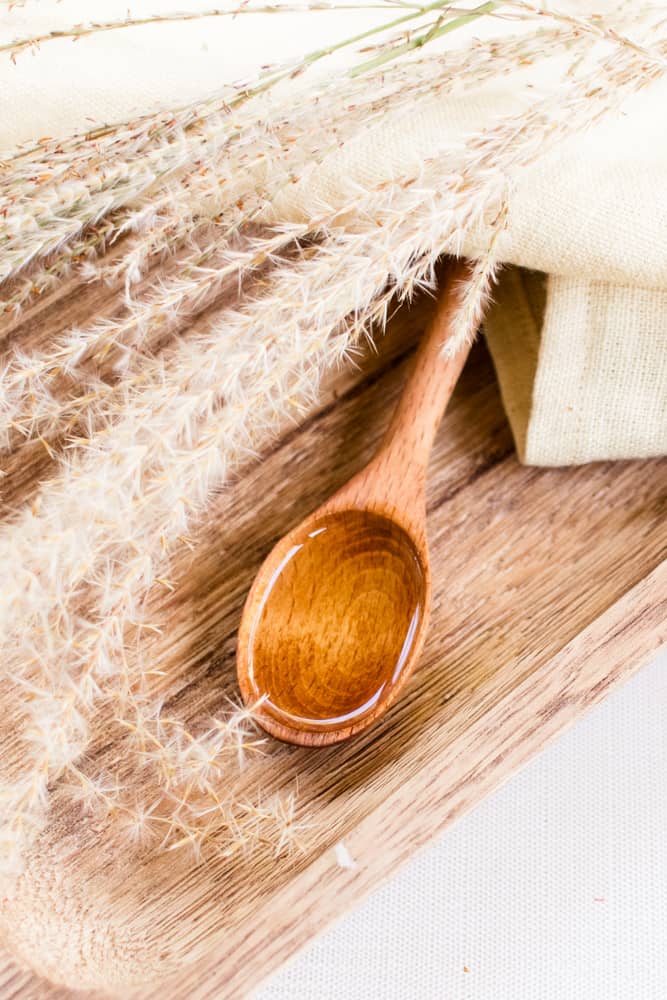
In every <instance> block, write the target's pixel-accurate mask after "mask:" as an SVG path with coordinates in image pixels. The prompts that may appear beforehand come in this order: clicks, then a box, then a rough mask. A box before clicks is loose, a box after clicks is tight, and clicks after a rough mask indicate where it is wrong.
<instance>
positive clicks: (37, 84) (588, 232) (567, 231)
mask: <svg viewBox="0 0 667 1000" xmlns="http://www.w3.org/2000/svg"><path fill="white" fill-rule="evenodd" d="M30 6H31V5H30V4H28V6H27V7H26V8H25V9H26V11H28V10H29V8H30ZM189 6H193V7H196V6H197V5H196V4H194V5H192V4H190V5H189ZM104 7H105V14H107V15H109V16H113V13H114V9H115V8H117V9H115V14H116V15H118V14H119V13H124V8H123V10H122V11H121V10H120V8H121V7H123V5H119V4H117V3H116V4H113V3H106V4H105V5H104ZM182 7H183V5H182V4H181V5H179V9H180V8H182ZM33 8H34V5H33ZM107 8H109V9H108V10H107ZM160 9H171V8H170V6H169V5H168V4H164V3H163V4H159V3H156V4H153V5H152V6H151V13H155V12H158V11H159V10H160ZM142 12H143V11H140V10H136V9H134V8H133V14H135V15H137V14H140V13H142ZM99 13H100V12H99V11H98V10H97V9H96V16H98V15H99ZM77 14H78V15H79V19H80V14H81V5H80V4H76V3H74V4H73V3H70V4H62V6H61V5H60V4H55V5H49V6H48V8H47V5H46V4H44V5H40V10H39V14H38V15H37V14H34V13H33V15H32V16H33V17H38V18H39V19H40V20H39V27H40V30H48V29H49V27H52V26H53V25H54V24H55V25H56V26H62V24H63V21H64V20H66V19H67V18H69V21H70V23H76V20H77V16H76V15H77ZM17 16H18V20H17V19H16V16H15V17H14V20H13V21H12V14H11V13H9V14H5V15H4V19H3V20H2V21H0V27H1V28H2V32H3V37H4V38H5V39H7V38H12V37H15V36H17V35H20V34H23V33H25V30H26V20H25V19H26V17H28V14H20V13H18V15H17ZM260 16H261V15H255V16H254V17H255V18H259V17H260ZM323 16H324V17H327V18H329V17H330V16H331V15H329V14H327V15H323ZM337 16H338V18H339V20H338V21H337V22H336V23H337V27H338V30H339V31H341V32H342V33H343V34H345V33H346V27H345V24H346V22H347V27H348V32H349V23H350V18H351V17H352V14H351V13H350V12H346V13H345V14H344V15H343V14H342V13H341V12H339V14H338V15H337ZM354 16H355V17H357V18H359V16H361V15H360V13H359V12H357V13H356V14H355V15H354ZM368 16H369V15H368V12H365V13H364V14H363V17H364V18H367V17H368ZM299 17H300V18H301V20H300V22H299V23H300V26H301V28H300V30H301V34H300V35H299V36H298V45H297V47H296V50H295V51H300V52H303V51H306V50H308V49H310V48H314V47H315V46H316V44H317V42H318V37H321V34H322V31H323V30H324V29H323V26H322V25H323V22H322V21H318V18H319V17H320V15H315V14H313V15H312V16H310V17H309V16H308V15H303V14H302V15H299ZM21 18H23V21H21ZM273 18H275V16H272V20H273ZM241 20H242V19H241ZM329 23H331V22H329ZM355 23H358V21H357V22H355ZM35 24H36V22H33V25H32V27H33V28H34V26H35ZM235 24H236V22H235ZM254 24H255V28H254V29H250V28H248V27H246V25H245V24H244V25H243V27H242V28H241V27H235V28H234V29H233V31H230V29H229V22H226V23H225V24H224V25H223V24H221V22H220V21H218V22H215V23H214V22H213V21H211V22H210V23H208V22H195V23H194V27H193V25H189V26H188V28H187V31H185V32H183V30H182V26H176V28H177V30H178V33H179V34H178V39H179V41H178V46H179V61H178V66H177V67H175V65H174V44H175V39H176V35H175V34H174V30H173V29H174V26H173V25H170V26H164V25H159V24H154V25H147V26H144V27H142V28H141V29H131V30H130V29H124V30H123V31H115V32H109V33H108V34H105V35H101V36H97V37H96V36H93V37H91V38H83V39H81V40H80V41H79V42H77V46H76V48H75V49H74V50H72V49H70V50H64V49H63V48H62V47H61V48H60V58H61V61H60V63H58V58H57V56H58V53H57V51H55V47H56V46H62V45H64V44H69V45H71V42H69V41H68V42H67V43H65V42H58V43H52V48H49V46H44V47H43V49H42V50H40V51H39V52H38V53H37V54H36V55H35V57H34V58H33V59H31V60H30V61H29V62H28V61H27V60H23V61H19V65H18V66H12V65H11V64H10V63H9V60H7V65H3V66H2V67H1V68H0V94H2V93H4V98H3V97H0V112H1V113H2V120H1V121H0V147H2V148H4V149H7V148H9V147H11V146H12V145H14V144H15V143H16V142H18V141H26V140H28V139H30V138H37V137H39V136H42V135H44V134H48V135H52V136H53V135H57V134H60V133H61V132H65V131H71V130H73V129H75V128H77V127H79V128H83V127H87V126H88V125H89V123H90V119H91V118H92V119H94V120H100V119H106V120H107V121H108V120H122V118H123V116H124V115H126V114H128V113H130V112H133V113H136V112H137V111H138V110H146V111H148V110H152V109H153V108H154V107H155V106H156V104H160V103H162V104H163V105H165V106H169V104H170V102H177V103H180V104H182V103H183V101H184V99H185V98H186V97H187V98H188V99H192V98H195V97H197V96H201V95H204V94H206V93H207V92H208V91H210V90H211V87H212V80H213V77H218V76H219V77H220V82H223V80H224V79H225V77H226V78H227V79H229V77H230V76H231V77H232V78H235V77H237V76H238V75H239V73H240V69H241V67H242V66H243V67H248V66H251V65H252V64H253V61H256V62H257V63H261V61H262V57H263V55H264V51H262V45H261V44H258V46H257V47H256V48H253V49H252V51H251V53H249V54H248V55H247V56H246V57H245V61H244V59H243V58H241V59H239V56H238V51H237V53H236V55H234V51H235V49H237V45H238V37H239V36H238V34H237V36H236V38H237V42H236V43H233V41H230V39H232V40H233V37H234V31H236V32H237V33H238V32H239V31H241V33H242V37H245V44H246V45H247V46H250V45H253V44H254V42H253V39H256V38H257V37H260V38H261V37H264V39H265V41H264V50H265V49H266V33H264V35H262V32H261V31H260V32H258V31H257V30H256V24H257V21H256V20H255V21H254ZM311 25H312V27H311ZM271 31H272V32H273V28H272V29H271ZM243 33H245V34H244V35H243ZM279 34H280V37H281V38H283V37H286V34H285V29H284V27H282V26H281V28H280V29H279ZM286 44H288V51H287V52H285V53H283V52H277V51H275V50H274V51H273V59H274V61H275V59H276V58H277V57H278V56H282V55H284V54H290V53H289V45H291V47H292V50H294V46H295V41H294V37H292V39H291V41H290V42H289V43H286ZM217 45H219V46H220V52H221V53H222V57H224V60H223V59H222V57H221V58H217V57H216V46H217ZM188 46H189V48H188ZM203 47H205V51H204V50H203ZM47 50H48V51H47ZM63 51H67V58H68V59H69V63H68V64H67V67H68V68H67V71H66V72H63V71H62V54H63ZM212 54H213V55H212ZM200 56H201V57H202V58H201V59H200V58H199V57H200ZM54 60H55V61H54ZM223 61H224V65H223V64H222V63H223ZM40 64H41V68H40ZM56 66H57V67H58V68H59V70H60V72H59V73H58V72H57V71H56V68H55V67H56ZM81 67H83V69H84V72H83V75H81V73H80V72H79V69H80V68H81ZM93 67H95V68H93ZM546 72H548V69H547V70H546ZM86 73H89V74H90V73H94V80H95V82H94V86H93V85H92V83H90V82H89V84H88V91H87V93H86V92H85V88H86V86H87V84H86ZM12 74H14V76H13V77H12ZM91 79H92V77H91ZM147 79H149V80H150V81H151V85H150V87H148V88H147V87H146V81H147ZM45 80H46V81H48V88H49V93H48V101H47V102H46V108H47V110H46V111H45V103H44V102H42V101H40V100H38V95H39V93H40V92H41V89H43V88H44V86H45V83H44V81H45ZM539 85H540V79H539V77H536V76H535V75H534V74H533V75H531V76H530V77H529V78H528V79H525V78H524V77H522V76H521V75H520V76H519V77H518V78H517V80H509V79H506V80H503V81H501V82H498V83H496V82H494V83H493V84H490V85H488V86H486V87H484V88H481V89H479V90H478V91H476V92H474V93H465V94H458V95H456V96H451V95H450V96H443V97H440V98H437V99H434V98H425V99H423V100H421V101H420V102H419V103H418V104H415V106H413V107H411V108H410V109H409V112H407V113H406V111H405V109H403V110H402V111H400V112H397V113H396V114H393V113H388V114H386V115H385V116H384V117H383V118H382V119H381V120H380V121H376V122H374V124H373V125H372V127H369V129H368V130H367V131H366V132H365V133H364V134H363V135H361V136H358V137H357V138H355V139H353V140H351V141H349V142H347V143H346V144H345V145H344V146H343V147H342V148H341V149H340V150H337V151H336V152H334V153H332V154H330V155H329V156H328V157H327V158H326V159H325V160H324V162H323V163H322V164H321V165H320V166H319V167H318V169H317V170H316V171H310V172H307V173H306V175H305V176H304V177H303V178H302V179H301V180H300V181H299V182H298V183H296V184H294V185H292V186H291V188H290V190H289V192H287V193H284V194H282V195H281V196H280V197H279V198H277V199H276V200H275V201H274V202H273V203H272V205H271V206H270V208H269V209H268V210H267V212H266V219H267V220H270V221H272V222H286V221H297V220H303V219H305V218H307V217H308V216H309V214H312V213H313V212H317V211H318V210H321V209H322V206H327V208H343V207H344V206H345V204H346V199H347V198H348V196H349V191H350V189H351V186H354V185H355V184H359V185H369V184H378V183H380V182H382V180H384V179H391V178H392V177H396V176H399V175H405V174H406V173H409V172H410V170H416V171H418V170H419V165H420V163H423V162H424V161H426V160H428V159H430V158H433V157H436V156H438V155H442V154H443V153H446V151H447V150H448V149H451V148H454V147H456V145H457V144H461V143H462V142H464V140H465V137H466V136H470V135H471V134H474V133H476V132H478V131H479V130H481V129H482V128H485V127H487V128H488V127H489V126H490V125H492V124H493V122H494V121H495V120H497V119H499V118H501V117H504V116H506V115H510V114H512V113H514V112H516V111H518V110H520V109H521V108H524V107H526V106H527V105H528V104H529V102H530V101H532V100H534V99H535V98H534V95H535V87H536V86H539ZM73 87H76V88H77V89H76V93H75V96H73V94H74V91H73ZM54 88H55V89H54ZM82 88H83V90H84V92H83V95H82ZM177 94H178V95H180V100H178V99H177ZM666 106H667V85H666V84H665V81H659V82H657V83H654V84H652V85H651V86H650V87H648V88H647V89H646V90H645V91H643V92H641V93H639V94H638V95H636V96H635V97H633V98H632V99H631V100H629V101H627V102H626V104H625V105H624V107H623V110H622V111H621V112H620V113H615V114H613V115H610V116H608V117H607V118H605V119H604V120H603V121H602V122H600V123H599V124H598V125H597V126H596V127H595V128H592V129H590V130H589V131H588V132H587V133H586V134H584V135H577V136H574V137H571V138H570V139H568V140H566V141H564V142H561V143H560V144H559V145H557V146H555V147H554V148H553V149H551V150H550V151H548V152H547V153H546V154H545V155H544V156H541V157H540V158H539V159H538V160H537V161H536V163H535V164H534V165H533V166H531V167H523V168H521V169H520V170H517V173H516V175H515V176H513V177H511V178H509V182H510V185H511V190H510V199H509V212H508V217H507V226H506V228H505V230H504V231H503V233H502V235H501V237H500V239H499V242H498V256H499V257H500V259H501V260H502V261H504V262H506V263H507V265H509V266H508V267H506V268H505V269H504V270H503V272H502V274H501V279H500V282H499V286H498V288H497V292H496V295H495V302H494V305H493V306H492V308H491V310H490V313H489V316H488V318H487V322H486V333H487V337H488V341H489V345H490V349H491V353H492V355H493V358H494V362H495V365H496V369H497V372H498V377H499V381H500V385H501V391H502V395H503V400H504V403H505V407H506V410H507V414H508V417H509V420H510V422H511V425H512V429H513V433H514V437H515V440H516V445H517V450H518V452H519V455H520V457H521V459H522V460H523V461H525V462H528V463H533V464H538V465H563V464H569V463H581V462H587V461H592V460H599V459H617V458H633V457H646V456H651V455H658V454H662V453H664V452H667V115H665V113H664V109H665V107H666ZM48 108H50V109H51V112H50V113H49V112H48ZM45 115H46V117H45ZM349 225H350V226H352V227H353V226H354V219H350V220H349ZM489 235H490V225H489V224H488V223H487V222H485V221H484V220H480V224H479V227H478V229H477V230H475V231H469V232H468V234H467V237H466V239H465V241H464V243H463V245H462V246H461V252H462V253H464V254H468V255H470V256H480V255H482V254H483V253H484V252H485V250H486V248H487V247H488V243H489Z"/></svg>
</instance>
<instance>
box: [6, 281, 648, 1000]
mask: <svg viewBox="0 0 667 1000" xmlns="http://www.w3.org/2000/svg"><path fill="white" fill-rule="evenodd" d="M431 309H432V304H431V303H430V302H429V301H428V300H422V301H420V302H419V303H418V304H417V306H416V307H415V308H414V309H413V310H412V312H411V313H406V312H402V313H401V314H400V315H399V316H398V317H397V319H396V321H395V322H394V324H393V326H392V330H391V331H390V333H389V334H388V336H387V337H386V338H385V339H384V340H383V341H382V342H381V344H380V351H379V353H378V354H377V355H373V354H370V353H369V355H368V356H367V357H366V358H365V359H364V361H363V364H362V365H361V367H360V368H359V369H358V370H353V371H350V370H347V371H346V372H343V373H341V374H340V375H339V376H337V377H336V378H334V379H332V380H331V382H330V383H329V385H328V386H327V388H326V391H325V393H324V395H323V398H322V401H321V403H320V405H319V406H318V407H316V408H315V409H314V410H313V411H312V413H311V414H310V415H309V416H307V418H306V419H305V420H304V422H303V424H302V426H300V427H299V428H291V429H286V430H285V433H284V434H283V435H282V437H281V439H280V441H279V442H278V443H277V444H276V446H275V447H274V448H273V449H272V450H271V452H270V453H269V454H267V455H266V456H265V457H264V461H263V462H262V463H261V464H259V465H257V466H256V467H254V468H252V469H250V470H249V471H248V472H247V474H246V475H245V476H244V477H243V478H242V479H241V480H240V481H239V482H238V483H237V484H236V485H235V486H234V487H233V488H231V489H230V490H229V491H228V492H227V493H226V494H225V495H223V496H220V497H219V498H218V499H217V501H216V502H215V503H214V504H213V505H212V508H211V514H210V518H209V521H208V522H207V526H206V529H205V531H204V532H203V533H202V536H201V543H200V545H199V548H198V550H197V551H196V552H195V553H194V554H193V555H192V556H190V557H188V560H187V561H186V559H185V557H184V561H183V564H182V566H181V567H180V569H181V572H180V575H179V578H180V579H182V580H183V583H182V586H181V587H180V589H179V591H178V592H177V593H176V594H175V595H173V596H172V597H169V598H165V601H164V605H163V611H164V613H165V615H166V616H167V617H168V622H169V627H168V629H167V630H166V631H165V634H164V635H163V636H162V637H161V638H160V637H156V638H155V640H154V643H153V655H154V657H155V661H156V664H159V665H160V666H161V667H162V668H164V669H165V670H167V671H168V673H169V682H170V689H171V691H172V695H171V701H170V709H171V710H173V711H174V712H177V713H178V714H179V715H181V716H182V717H184V718H187V719H190V718H195V717H197V716H198V715H200V714H201V713H206V712H209V711H210V712H215V710H216V708H219V707H220V706H221V705H222V704H224V700H225V698H226V696H227V695H228V694H231V693H233V692H234V691H235V670H234V660H235V634H236V629H237V627H238V622H239V616H240V611H241V607H242V605H243V601H244V599H245V595H246V593H247V591H248V588H249V586H250V583H251V581H252V579H253V577H254V576H255V574H256V572H257V569H258V567H259V566H260V564H261V562H262V560H263V558H264V557H265V555H266V553H267V552H268V551H269V550H270V549H271V547H272V546H273V545H274V544H275V542H276V541H277V539H279V538H280V537H282V536H283V535H285V534H286V533H287V532H288V531H289V530H290V529H291V528H292V527H293V526H294V525H296V524H298V523H299V522H300V521H301V520H302V519H303V518H304V517H305V516H306V515H307V514H308V513H309V512H310V511H312V510H313V509H315V508H316V507H317V506H318V504H321V503H322V502H323V501H324V500H325V499H326V498H327V497H328V496H330V495H331V493H332V492H333V491H334V490H336V489H337V488H338V487H339V486H340V485H341V484H342V483H344V482H346V481H347V480H348V479H349V478H350V477H351V476H352V475H353V474H354V473H355V472H356V471H358V470H359V469H360V468H362V467H363V466H364V464H365V463H367V462H368V460H369V459H370V457H371V455H372V454H373V453H374V452H375V450H376V449H377V446H378V443H379V441H380V440H381V438H382V435H383V433H384V431H385V429H386V426H387V420H388V417H389V415H390V414H391V411H392V407H393V406H394V405H395V401H396V399H397V396H398V392H399V390H400V388H401V387H402V385H403V384H404V381H405V376H406V371H407V368H408V367H409V364H410V356H409V355H410V349H411V345H412V344H413V343H414V340H415V338H416V337H417V336H418V335H419V333H420V331H421V330H422V329H423V328H424V325H425V322H426V321H427V319H428V317H429V315H430V312H431ZM666 486H667V463H665V462H664V461H648V462H641V463H632V462H626V463H600V464H596V465H592V466H587V467H580V468H573V469H551V470H538V469H534V468H523V467H521V466H520V465H519V464H518V462H517V461H516V458H515V455H514V451H513V447H512V442H511V437H510V434H509V430H508V426H507V422H506V420H505V416H504V414H503V411H502V407H501V405H500V400H499V396H498V391H497V388H496V385H495V381H494V378H493V373H492V370H491V367H490V363H489V360H488V357H487V355H486V353H485V351H484V349H483V347H482V346H479V347H477V348H476V349H475V350H474V352H473V354H472V356H471V360H470V363H469V364H468V365H467V366H466V369H465V370H464V373H463V376H462V379H461V382H460V384H459V387H458V388H457V391H456V392H455V394H454V397H453V400H452V404H451V406H450V409H449V412H448V415H447V418H446V420H445V422H444V424H443V426H442V428H441V431H440V433H439V434H438V437H437V440H436V443H435V447H434V450H433V454H432V457H431V463H430V467H429V476H428V484H427V494H426V495H427V509H428V522H427V523H428V532H429V544H430V550H431V560H432V571H433V607H432V618H431V627H430V631H429V635H428V638H427V641H426V644H425V646H424V650H423V655H422V657H421V660H420V665H419V668H418V670H417V671H416V672H415V674H414V675H413V677H412V679H411V680H410V682H409V683H408V685H407V687H406V689H405V691H404V693H403V697H402V698H401V699H400V700H399V701H398V702H397V703H396V704H395V705H394V706H393V707H392V708H391V709H390V711H389V712H388V713H387V715H386V717H385V718H384V719H383V720H382V721H381V722H379V723H378V725H377V726H376V727H375V728H373V729H372V730H369V731H367V732H365V733H363V734H361V735H359V736H358V737H355V738H354V739H353V740H351V741H349V742H348V743H345V744H341V745H338V746H334V747H327V748H324V749H321V750H316V751H313V750H308V749H304V748H299V747H289V746H286V745H284V744H280V743H278V742H277V741H276V742H272V743H271V744H270V745H269V747H268V748H267V750H268V756H267V758H266V759H265V760H264V761H263V762H262V775H263V778H262V780H263V781H264V783H265V786H266V787H267V788H268V789H274V788H281V787H284V788H287V787H291V786H292V784H293V782H294V781H295V780H296V779H298V803H299V816H300V818H303V819H304V820H307V821H308V823H309V824H311V825H310V826H308V828H307V829H305V830H304V831H303V834H302V840H303V849H304V850H303V853H297V854H294V855H292V856H290V857H287V858H275V857H273V856H272V855H271V854H269V853H267V854H266V855H263V854H262V855H256V856H254V857H253V858H248V859H245V860H244V859H240V860H236V861H234V862H233V863H230V862H229V861H226V860H224V859H222V858H220V859H217V860H212V861H210V862H209V863H207V864H206V865H202V866H200V867H196V868H193V867H192V866H191V864H190V863H189V861H188V860H187V859H186V858H184V857H183V858H181V857H179V856H178V853H172V854H169V855H167V856H166V857H165V856H155V855H153V854H146V855H144V856H141V857H139V858H138V859H137V858H134V857H130V856H128V857H127V858H119V857H117V856H114V855H113V854H112V853H111V852H110V850H109V847H108V845H107V842H106V840H105V831H104V829H103V828H97V829H94V828H91V826H90V824H86V823H85V822H84V821H83V820H82V819H81V818H80V817H78V816H77V815H74V814H73V813H72V811H71V806H70V805H68V804H65V803H64V802H63V803H60V802H59V800H58V799H57V797H56V801H55V803H54V807H53V820H52V823H51V825H50V827H49V830H48V831H47V833H46V834H45V835H44V837H43V838H42V839H41V841H40V842H39V844H38V845H37V848H36V849H35V851H34V852H33V853H32V854H31V856H30V858H29V861H28V868H27V872H26V875H25V876H24V877H23V878H22V879H21V880H20V881H19V882H18V883H16V884H15V885H14V886H13V887H10V886H7V887H6V888H5V889H4V891H3V897H4V898H3V903H2V914H1V917H0V928H1V934H0V936H1V938H2V942H3V946H4V948H5V950H6V953H7V954H8V956H9V957H10V964H8V965H6V966H5V968H4V970H3V971H2V973H0V996H2V998H3V1000H8V998H10V997H12V998H13V997H18V996H20V997H21V998H34V1000H37V998H45V997H54V998H55V997H58V998H60V997H65V996H69V995H73V993H71V991H72V990H75V989H80V990H81V989H82V990H84V991H88V992H89V993H91V994H92V993H99V994H104V995H115V996H122V997H130V996H136V997H142V998H146V1000H147V998H152V997H155V998H160V1000H163V998H164V997H165V996H168V997H169V998H170V1000H179V998H188V1000H190V998H198V997H201V998H205V997H206V998H216V1000H221V998H224V1000H234V998H242V997H247V996H248V995H249V993H250V992H251V991H252V989H253V988H254V987H255V986H256V985H257V984H258V983H259V982H260V981H261V980H262V979H263V978H265V977H266V976H267V975H269V974H270V973H271V972H272V971H273V970H274V969H275V968H276V967H277V966H279V965H280V964H281V963H283V962H284V961H285V960H286V959H288V958H289V957H290V956H291V955H292V954H294V953H295V952H296V951H297V950H298V949H299V948H301V947H302V946H303V945H305V944H306V943H307V942H308V941H309V940H310V939H311V938H312V937H313V936H314V935H315V934H317V933H319V932H320V931H321V930H323V929H324V928H325V927H326V925H327V924H328V923H329V922H330V921H331V920H332V919H334V918H335V917H337V916H339V915H340V914H341V913H342V912H343V911H344V910H345V909H346V908H348V907H349V906H352V905H353V904H354V903H355V902H357V901H358V900H359V899H361V898H362V896H363V895H364V894H365V893H367V892H368V891H369V890H370V889H372V888H373V887H374V886H376V885H377V884H378V883H379V882H380V881H382V880H383V879H384V878H386V877H387V876H389V875H390V874H391V873H392V872H393V871H394V870H395V869H396V866H397V865H398V864H400V863H401V862H402V861H404V860H406V859H407V858H408V857H409V856H410V854H412V853H413V852H414V851H415V850H417V849H418V848H419V847H421V846H422V845H423V844H425V843H426V842H427V841H428V840H430V839H431V838H432V837H434V836H436V835H437V834H438V833H439V832H440V831H441V830H442V829H443V828H444V827H445V826H446V825H447V824H448V823H450V822H452V821H453V820H454V819H455V818H456V817H457V816H459V815H461V814H462V813H463V812H465V811H466V810H467V809H469V808H471V807H473V806H474V805H475V803H476V802H478V801H479V800H480V799H481V798H482V797H483V796H484V795H486V794H487V793H488V792H489V791H491V790H492V789H493V788H494V787H496V786H497V785H498V784H499V783H500V782H502V781H504V780H505V779H506V778H507V777H508V776H509V775H510V774H512V773H513V772H514V771H515V770H516V768H517V767H519V766H520V765H521V764H522V763H524V762H525V761H526V760H528V759H529V757H530V756H531V755H532V754H534V753H536V752H537V751H539V750H540V749H541V748H542V747H543V746H544V744H545V742H546V741H547V740H548V739H550V738H552V737H553V736H554V735H555V734H556V733H558V732H559V731H560V730H561V729H562V728H563V727H564V726H566V725H569V724H570V723H571V722H572V721H574V720H575V719H576V718H577V717H578V716H579V715H580V714H581V713H582V712H583V711H585V710H586V709H587V708H588V707H589V706H590V705H592V704H594V703H595V702H596V701H598V700H599V699H601V698H602V697H604V695H605V694H606V692H607V691H609V690H610V689H611V688H612V687H613V686H614V685H615V684H616V683H618V682H619V681H621V680H623V679H624V678H625V677H627V676H629V674H630V673H631V672H632V671H633V670H634V669H636V668H637V667H638V666H639V665H640V664H641V663H642V662H644V661H646V660H647V659H648V657H650V656H651V654H652V653H653V652H654V651H655V650H656V649H657V648H658V646H659V645H660V644H661V643H662V642H664V641H665V640H666V639H667V634H666V626H665V621H666V618H667V610H666V607H665V603H666V601H667V567H666V566H665V565H664V563H663V560H664V558H665V553H666V550H667V519H666V518H665V509H666V505H665V498H666V489H665V487H666ZM174 575H175V576H176V573H175V574H174ZM94 753H95V755H96V756H97V757H98V758H99V760H100V761H101V762H102V763H104V761H105V760H111V759H113V758H114V755H117V754H118V753H119V748H118V747H114V746H113V745H112V746H109V745H108V744H107V742H106V741H105V739H104V730H103V720H101V723H100V735H99V740H98V742H97V744H96V746H95V748H94ZM583 766H585V764H584V765H583ZM249 780H250V779H249ZM341 839H344V840H345V844H346V846H347V848H348V850H349V851H350V853H351V855H352V856H353V858H354V859H355V861H356V862H357V868H356V869H355V870H354V871H346V870H343V869H341V868H339V867H337V864H336V858H335V853H334V847H335V845H336V844H337V843H338V842H339V841H340V840H341ZM19 965H22V966H24V967H26V968H29V969H32V970H33V972H27V973H23V972H20V971H18V969H19ZM40 976H42V977H43V978H42V979H40V978H39V977H40Z"/></svg>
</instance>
